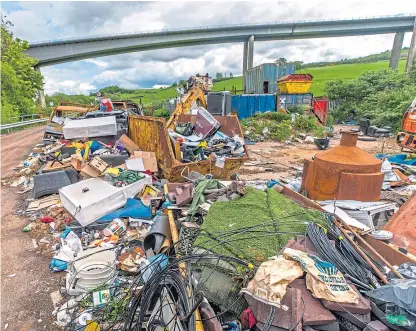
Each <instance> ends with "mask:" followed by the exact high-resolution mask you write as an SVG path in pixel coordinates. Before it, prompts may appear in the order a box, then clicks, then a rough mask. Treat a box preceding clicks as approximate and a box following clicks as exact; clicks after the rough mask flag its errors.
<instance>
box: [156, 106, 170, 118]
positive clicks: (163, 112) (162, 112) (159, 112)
mask: <svg viewBox="0 0 416 331" xmlns="http://www.w3.org/2000/svg"><path fill="white" fill-rule="evenodd" d="M153 116H154V117H163V118H166V119H168V118H169V117H170V113H169V110H167V109H166V108H159V109H156V110H155V111H154V112H153Z"/></svg>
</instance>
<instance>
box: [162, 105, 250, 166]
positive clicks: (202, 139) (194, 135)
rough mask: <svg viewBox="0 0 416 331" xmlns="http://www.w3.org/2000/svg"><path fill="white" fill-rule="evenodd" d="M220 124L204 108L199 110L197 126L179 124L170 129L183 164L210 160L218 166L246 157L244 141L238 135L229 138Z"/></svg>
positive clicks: (188, 123)
mask: <svg viewBox="0 0 416 331" xmlns="http://www.w3.org/2000/svg"><path fill="white" fill-rule="evenodd" d="M220 126H221V125H220V123H219V122H218V121H217V120H216V119H215V118H214V116H212V115H211V114H210V113H209V112H208V111H207V110H205V109H204V108H201V107H200V108H199V109H198V112H197V116H196V122H195V124H193V123H191V122H186V123H177V125H176V126H175V130H172V129H169V130H168V132H169V135H170V137H171V139H172V140H174V141H175V142H176V143H179V146H180V150H181V153H182V155H183V156H182V162H183V163H188V162H195V161H202V160H206V159H208V158H211V159H212V160H215V162H216V163H217V165H219V164H223V163H224V161H225V159H226V158H232V157H242V156H245V153H246V151H245V148H244V139H243V138H242V137H240V136H239V135H238V134H235V135H234V136H231V137H230V136H228V135H226V134H225V133H223V132H221V131H220Z"/></svg>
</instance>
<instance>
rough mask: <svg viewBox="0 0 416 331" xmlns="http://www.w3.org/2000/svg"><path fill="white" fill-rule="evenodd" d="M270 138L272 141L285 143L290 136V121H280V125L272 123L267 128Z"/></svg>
mask: <svg viewBox="0 0 416 331" xmlns="http://www.w3.org/2000/svg"><path fill="white" fill-rule="evenodd" d="M269 132H270V137H271V138H272V139H273V140H277V141H285V140H286V139H288V138H289V137H290V136H291V135H292V126H291V125H290V121H288V120H286V121H282V122H280V123H274V124H273V125H272V126H271V127H269Z"/></svg>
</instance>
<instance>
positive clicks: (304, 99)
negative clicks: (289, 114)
mask: <svg viewBox="0 0 416 331" xmlns="http://www.w3.org/2000/svg"><path fill="white" fill-rule="evenodd" d="M277 99H278V100H277V107H278V108H279V109H280V108H284V109H287V107H288V106H292V105H299V106H301V105H303V106H306V107H311V108H312V100H313V94H312V93H304V94H278V95H277Z"/></svg>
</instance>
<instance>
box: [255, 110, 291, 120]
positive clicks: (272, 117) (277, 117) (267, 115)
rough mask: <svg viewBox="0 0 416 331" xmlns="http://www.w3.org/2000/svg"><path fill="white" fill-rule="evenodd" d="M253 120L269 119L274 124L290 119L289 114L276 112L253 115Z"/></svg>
mask: <svg viewBox="0 0 416 331" xmlns="http://www.w3.org/2000/svg"><path fill="white" fill-rule="evenodd" d="M253 117H254V118H256V119H269V120H273V121H276V122H282V121H287V120H290V119H291V116H290V115H289V114H284V113H278V112H275V111H273V112H267V113H255V114H254V116H253Z"/></svg>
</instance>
